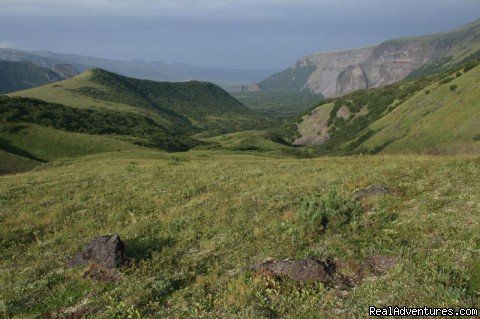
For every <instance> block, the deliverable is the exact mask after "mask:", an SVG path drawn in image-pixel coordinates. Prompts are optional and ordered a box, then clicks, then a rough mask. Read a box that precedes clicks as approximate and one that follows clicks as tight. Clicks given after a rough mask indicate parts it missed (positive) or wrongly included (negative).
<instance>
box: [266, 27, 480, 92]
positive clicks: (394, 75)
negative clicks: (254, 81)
mask: <svg viewBox="0 0 480 319" xmlns="http://www.w3.org/2000/svg"><path fill="white" fill-rule="evenodd" d="M479 48H480V21H475V22H474V23H472V24H469V25H467V26H465V27H463V28H460V29H457V30H454V31H451V32H446V33H441V34H436V35H431V36H423V37H415V38H404V39H397V40H390V41H386V42H383V43H381V44H379V45H376V46H370V47H365V48H361V49H353V50H345V51H337V52H324V53H315V54H312V55H308V56H306V57H304V58H302V59H301V60H299V61H297V62H296V63H295V64H294V65H293V66H291V67H290V68H288V69H286V70H284V71H282V72H280V73H277V74H275V75H273V76H271V77H270V78H267V79H265V80H263V81H261V82H260V83H259V87H260V88H261V89H262V90H272V89H282V90H286V89H287V90H292V91H296V90H300V91H302V90H306V91H310V92H312V93H320V94H323V96H325V97H336V96H340V95H344V94H346V93H350V92H353V91H356V90H359V89H366V88H374V87H380V86H384V85H388V84H392V83H395V82H398V81H401V80H403V79H404V78H406V77H407V76H408V75H409V74H411V73H412V72H414V71H416V70H418V69H419V68H421V67H422V66H425V65H426V64H428V63H429V62H431V61H436V60H438V59H446V61H454V60H455V59H456V58H457V57H461V56H462V55H464V54H466V53H468V52H470V51H473V50H478V49H479Z"/></svg>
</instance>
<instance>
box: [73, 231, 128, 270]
mask: <svg viewBox="0 0 480 319" xmlns="http://www.w3.org/2000/svg"><path fill="white" fill-rule="evenodd" d="M126 261H127V258H126V256H125V245H124V244H123V242H122V241H121V240H120V236H119V235H118V234H115V235H112V236H101V237H96V238H94V239H92V240H91V241H90V242H89V243H88V244H86V245H85V246H84V247H83V248H82V249H81V250H80V251H79V252H78V253H77V254H76V255H75V256H74V257H73V258H72V259H70V260H69V261H68V262H67V265H66V266H67V267H68V268H71V267H75V266H83V265H86V264H93V263H94V264H98V265H100V266H103V267H105V268H116V267H119V266H121V265H123V264H124V263H125V262H126Z"/></svg>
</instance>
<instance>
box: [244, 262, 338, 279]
mask: <svg viewBox="0 0 480 319" xmlns="http://www.w3.org/2000/svg"><path fill="white" fill-rule="evenodd" d="M248 269H249V270H252V271H255V272H256V273H257V274H260V275H263V276H267V277H277V278H289V279H291V280H293V281H297V282H304V281H320V282H322V283H331V282H332V281H333V277H334V275H335V263H334V262H333V261H331V260H327V261H321V260H318V259H313V258H307V259H302V260H273V261H267V262H264V263H259V264H255V265H252V266H250V267H248Z"/></svg>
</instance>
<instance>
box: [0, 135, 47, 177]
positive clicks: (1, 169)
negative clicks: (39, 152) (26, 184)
mask: <svg viewBox="0 0 480 319" xmlns="http://www.w3.org/2000/svg"><path fill="white" fill-rule="evenodd" d="M0 142H1V140H0ZM39 164H41V162H39V161H36V160H34V159H31V158H27V157H24V156H20V155H17V154H14V153H11V152H7V151H4V150H2V149H0V175H3V174H13V173H18V172H23V171H28V170H30V169H32V168H34V167H35V166H37V165H39Z"/></svg>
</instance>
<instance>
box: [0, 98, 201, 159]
mask: <svg viewBox="0 0 480 319" xmlns="http://www.w3.org/2000/svg"><path fill="white" fill-rule="evenodd" d="M0 121H4V122H7V123H18V122H20V123H24V122H26V123H33V124H38V125H42V126H47V127H53V128H56V129H62V130H66V131H71V132H79V133H88V134H96V135H105V134H108V135H113V134H116V135H125V136H130V137H139V138H140V139H138V140H137V143H139V144H143V145H148V146H152V147H159V148H162V149H165V150H170V151H173V150H175V151H182V150H187V149H189V148H191V147H192V146H194V145H196V144H198V142H195V140H193V139H191V138H189V137H186V136H174V135H173V134H172V133H170V132H169V131H168V130H166V129H165V128H164V127H161V126H160V125H158V124H157V123H155V122H154V121H153V120H152V119H150V118H147V117H142V116H139V115H135V114H127V113H121V112H111V111H96V110H83V109H74V108H71V107H66V106H64V105H61V104H51V103H47V102H44V101H41V100H35V99H29V98H9V97H6V96H3V97H0Z"/></svg>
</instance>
